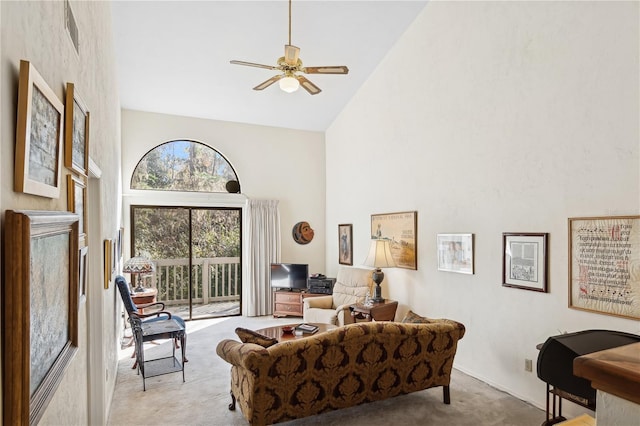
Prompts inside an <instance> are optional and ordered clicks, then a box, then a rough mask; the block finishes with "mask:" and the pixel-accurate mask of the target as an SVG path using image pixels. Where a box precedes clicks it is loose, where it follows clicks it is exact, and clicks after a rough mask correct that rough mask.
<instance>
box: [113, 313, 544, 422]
mask: <svg viewBox="0 0 640 426" xmlns="http://www.w3.org/2000/svg"><path fill="white" fill-rule="evenodd" d="M297 320H298V319H297V318H280V319H274V318H272V317H258V318H246V317H230V318H222V319H215V320H203V321H191V322H189V323H187V332H188V338H187V357H188V359H189V362H188V363H187V364H186V367H185V379H186V381H185V382H184V383H183V382H182V375H181V374H180V373H172V374H167V375H163V376H157V377H152V378H148V379H147V380H146V383H147V390H146V392H143V390H142V377H141V376H138V375H137V374H136V371H135V370H132V369H131V366H132V365H133V360H132V359H131V358H130V355H131V353H132V349H131V348H127V349H126V350H123V351H122V355H121V359H120V362H119V365H118V377H117V383H116V389H115V395H114V397H113V402H112V405H111V412H110V414H109V420H108V424H109V425H152V424H153V425H215V426H218V425H220V426H226V425H246V424H247V421H246V420H245V419H244V417H243V416H242V413H241V412H240V409H239V408H238V409H237V410H236V411H229V410H228V405H229V402H231V399H230V397H229V377H230V376H229V370H230V365H229V364H227V363H226V362H224V361H222V360H221V359H220V358H219V357H218V356H217V355H216V353H215V348H216V345H217V344H218V342H219V341H220V340H222V339H226V338H231V339H236V340H237V338H236V335H235V333H234V329H235V328H236V327H237V326H243V327H247V328H251V329H258V328H263V327H269V326H271V325H276V324H290V323H295V322H296V321H297ZM298 322H300V321H298ZM460 345H464V339H462V340H461V341H460ZM170 353H171V345H170V343H168V342H162V343H161V344H159V345H149V346H148V347H147V349H146V352H145V354H147V357H149V355H154V356H158V355H160V356H164V355H168V354H170ZM544 420H545V413H544V411H542V410H539V409H538V408H536V407H534V406H532V405H530V404H528V403H525V402H523V401H521V400H519V399H517V398H514V397H512V396H510V395H508V394H506V393H504V392H501V391H499V390H497V389H495V388H493V387H491V386H489V385H487V384H485V383H483V382H481V381H479V380H476V379H474V378H472V377H470V376H468V375H466V374H464V373H462V372H460V371H458V370H455V369H454V372H453V375H452V382H451V405H445V404H444V403H443V402H442V388H435V389H427V390H424V391H420V392H415V393H412V394H409V395H403V396H400V397H396V398H391V399H388V400H385V401H379V402H374V403H369V404H364V405H360V406H357V407H353V408H348V409H344V410H339V411H334V412H330V413H324V414H320V415H317V416H312V417H307V418H304V419H299V420H295V421H291V422H287V423H281V424H282V425H287V426H299V425H319V424H321V425H340V426H344V425H349V426H360V425H362V426H365V425H367V426H371V425H373V426H375V425H427V426H428V425H434V426H435V425H437V426H464V425H469V426H479V425H482V426H492V425H495V426H508V425H513V426H528V425H531V426H534V425H535V426H538V425H540V424H541V423H542V422H543V421H544Z"/></svg>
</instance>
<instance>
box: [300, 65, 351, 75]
mask: <svg viewBox="0 0 640 426" xmlns="http://www.w3.org/2000/svg"><path fill="white" fill-rule="evenodd" d="M300 71H302V72H303V73H305V74H349V68H347V67H346V65H336V66H323V67H304V68H302V69H301V70H300Z"/></svg>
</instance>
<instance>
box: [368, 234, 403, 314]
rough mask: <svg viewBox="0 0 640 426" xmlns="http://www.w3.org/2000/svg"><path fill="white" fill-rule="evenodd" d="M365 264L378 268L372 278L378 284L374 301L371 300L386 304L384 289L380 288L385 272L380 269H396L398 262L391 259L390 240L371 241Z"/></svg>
mask: <svg viewBox="0 0 640 426" xmlns="http://www.w3.org/2000/svg"><path fill="white" fill-rule="evenodd" d="M364 264H365V265H366V266H373V267H374V268H376V269H375V271H373V275H372V276H371V278H372V279H373V282H374V283H376V288H375V290H374V293H373V299H371V300H372V301H373V302H374V303H381V302H384V299H383V298H382V288H381V287H380V283H381V282H382V280H384V272H382V269H380V268H395V266H396V262H395V261H394V260H393V257H391V245H390V244H389V240H385V239H378V240H371V246H370V247H369V254H368V255H367V258H366V259H365V260H364Z"/></svg>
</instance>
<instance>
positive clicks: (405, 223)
mask: <svg viewBox="0 0 640 426" xmlns="http://www.w3.org/2000/svg"><path fill="white" fill-rule="evenodd" d="M417 228H418V212H416V211H412V212H400V213H384V214H372V215H371V239H374V240H375V239H386V240H389V243H390V246H391V256H393V260H394V261H395V263H396V267H398V268H406V269H418V240H417V235H418V234H417Z"/></svg>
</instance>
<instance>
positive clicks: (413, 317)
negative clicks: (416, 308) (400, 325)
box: [402, 311, 431, 324]
mask: <svg viewBox="0 0 640 426" xmlns="http://www.w3.org/2000/svg"><path fill="white" fill-rule="evenodd" d="M402 322H404V323H410V324H429V323H430V322H431V320H430V319H429V318H427V317H422V316H420V315H418V314H416V313H415V312H413V311H409V312H407V314H406V315H405V316H404V318H402Z"/></svg>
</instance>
